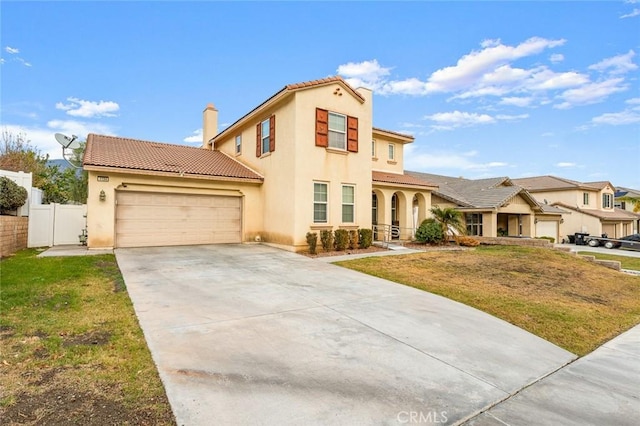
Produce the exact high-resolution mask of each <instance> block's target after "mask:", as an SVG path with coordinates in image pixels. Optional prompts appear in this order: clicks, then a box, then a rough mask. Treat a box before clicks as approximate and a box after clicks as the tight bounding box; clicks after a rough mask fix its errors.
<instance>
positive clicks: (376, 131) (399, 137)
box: [371, 127, 415, 143]
mask: <svg viewBox="0 0 640 426" xmlns="http://www.w3.org/2000/svg"><path fill="white" fill-rule="evenodd" d="M371 130H372V133H373V137H374V138H375V137H376V135H380V136H386V137H387V138H389V139H392V140H394V141H397V142H400V143H409V142H413V141H414V139H415V138H414V137H413V136H411V135H407V134H404V133H400V132H394V131H393V130H386V129H381V128H379V127H373V128H372V129H371Z"/></svg>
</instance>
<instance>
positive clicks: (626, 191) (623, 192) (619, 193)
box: [615, 186, 640, 198]
mask: <svg viewBox="0 0 640 426" xmlns="http://www.w3.org/2000/svg"><path fill="white" fill-rule="evenodd" d="M615 197H616V198H618V197H640V190H638V189H632V188H625V187H624V186H618V187H616V194H615Z"/></svg>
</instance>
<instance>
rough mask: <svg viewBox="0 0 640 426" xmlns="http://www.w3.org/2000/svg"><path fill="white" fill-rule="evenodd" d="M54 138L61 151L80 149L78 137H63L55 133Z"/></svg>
mask: <svg viewBox="0 0 640 426" xmlns="http://www.w3.org/2000/svg"><path fill="white" fill-rule="evenodd" d="M55 138H56V140H57V141H58V143H59V144H60V145H62V148H63V149H67V148H68V149H78V148H80V142H78V137H77V136H76V135H71V137H69V136H67V135H63V134H62V133H56V134H55Z"/></svg>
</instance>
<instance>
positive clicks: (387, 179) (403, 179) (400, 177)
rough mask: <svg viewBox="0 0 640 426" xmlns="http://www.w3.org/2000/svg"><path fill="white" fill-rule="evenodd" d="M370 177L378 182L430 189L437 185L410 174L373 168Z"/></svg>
mask: <svg viewBox="0 0 640 426" xmlns="http://www.w3.org/2000/svg"><path fill="white" fill-rule="evenodd" d="M371 179H372V180H373V181H374V182H380V183H392V184H399V185H410V186H421V187H425V188H432V189H435V188H437V187H438V186H437V185H435V184H433V183H431V182H428V181H426V180H424V179H420V178H418V177H415V176H411V175H408V174H398V173H388V172H379V171H375V170H374V171H372V172H371Z"/></svg>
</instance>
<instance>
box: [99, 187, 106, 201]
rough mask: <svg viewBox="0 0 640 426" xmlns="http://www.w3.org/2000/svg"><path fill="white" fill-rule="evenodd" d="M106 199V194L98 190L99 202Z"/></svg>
mask: <svg viewBox="0 0 640 426" xmlns="http://www.w3.org/2000/svg"><path fill="white" fill-rule="evenodd" d="M106 199H107V194H106V193H105V192H104V189H102V190H100V201H105V200H106Z"/></svg>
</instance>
